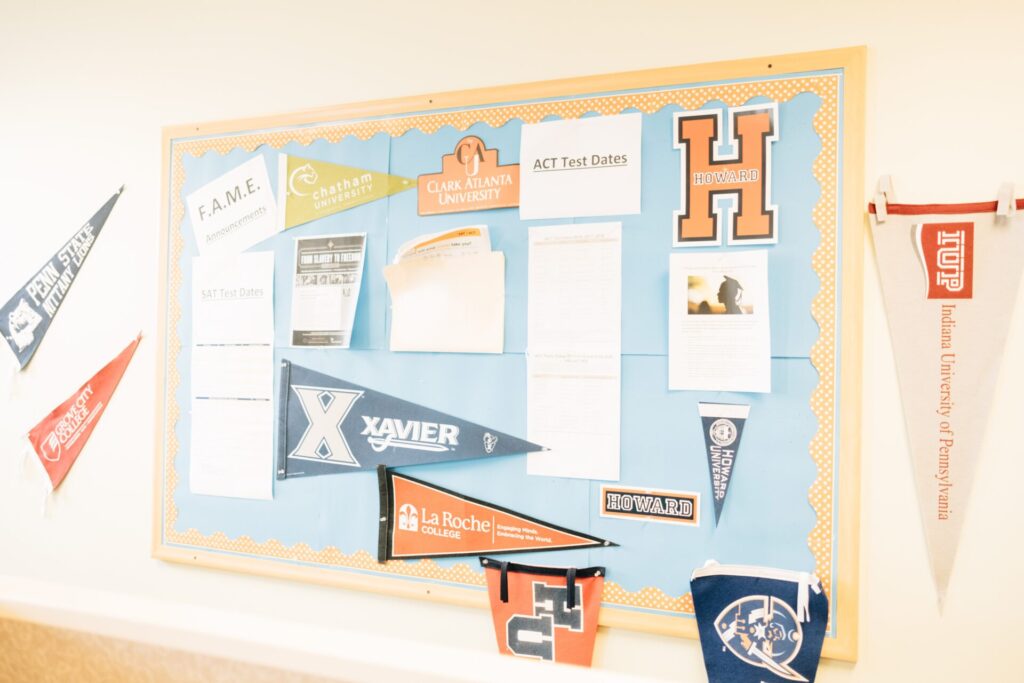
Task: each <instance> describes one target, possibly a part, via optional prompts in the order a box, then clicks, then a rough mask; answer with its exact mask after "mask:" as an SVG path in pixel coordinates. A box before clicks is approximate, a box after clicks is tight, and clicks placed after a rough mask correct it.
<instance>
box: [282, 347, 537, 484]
mask: <svg viewBox="0 0 1024 683" xmlns="http://www.w3.org/2000/svg"><path fill="white" fill-rule="evenodd" d="M278 411H279V412H278V453H277V478H278V479H285V478H290V477H308V476H313V475H317V474H339V473H344V472H358V471H360V470H373V469H375V468H376V467H377V466H378V465H387V466H389V467H392V466H398V465H423V464H426V463H432V462H446V461H449V460H468V459H470V458H490V457H497V456H499V455H514V454H517V453H530V452H532V451H542V450H544V448H543V447H542V446H538V445H537V444H534V443H530V442H529V441H525V440H523V439H519V438H517V437H514V436H510V435H508V434H505V433H504V432H499V431H498V430H496V429H490V428H488V427H484V426H482V425H478V424H475V423H473V422H469V421H467V420H462V419H459V418H457V417H454V416H452V415H448V414H446V413H442V412H440V411H438V410H433V409H431V408H427V407H425V406H421V405H419V404H417V403H412V402H411V401H404V400H402V399H400V398H395V397H394V396H389V395H388V394H383V393H381V392H379V391H374V390H373V389H367V388H366V387H362V386H359V385H358V384H352V383H351V382H346V381H345V380H342V379H338V378H337V377H331V376H330V375H325V374H323V373H319V372H316V371H314V370H310V369H308V368H304V367H302V366H301V365H295V364H294V363H291V362H290V361H287V360H285V361H282V363H281V401H280V403H279V404H278Z"/></svg>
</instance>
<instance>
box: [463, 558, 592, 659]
mask: <svg viewBox="0 0 1024 683" xmlns="http://www.w3.org/2000/svg"><path fill="white" fill-rule="evenodd" d="M480 564H481V565H482V566H483V568H484V575H485V576H486V577H487V594H488V596H489V597H490V599H491V617H492V618H493V619H494V636H495V638H496V639H497V641H498V652H500V653H502V654H505V655H512V656H513V657H527V658H530V659H540V660H543V661H547V662H561V663H563V664H577V665H579V666H590V661H591V659H592V658H593V655H594V637H595V636H596V635H597V617H598V612H599V611H600V609H601V593H602V591H603V590H604V576H605V570H604V567H587V568H586V569H576V568H575V567H536V566H530V565H525V564H512V563H510V562H502V561H500V560H494V559H491V558H488V557H481V558H480Z"/></svg>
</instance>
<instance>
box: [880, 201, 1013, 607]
mask: <svg viewBox="0 0 1024 683" xmlns="http://www.w3.org/2000/svg"><path fill="white" fill-rule="evenodd" d="M1007 204H1008V205H1007V207H1006V209H1007V211H1006V212H1005V213H1006V214H1008V215H1005V216H1000V215H998V214H997V203H996V202H991V203H989V204H986V203H979V204H955V205H926V206H914V205H906V204H888V205H887V206H886V207H885V208H887V210H888V211H887V215H886V212H885V211H882V210H878V211H877V213H878V215H876V208H875V205H874V204H872V205H871V206H870V207H869V211H870V213H871V214H872V216H871V217H872V220H871V229H872V235H873V239H874V243H875V258H876V260H877V261H878V273H879V277H880V279H881V284H882V295H883V297H884V299H885V308H886V313H887V314H888V318H889V331H890V334H891V337H892V345H893V352H894V355H895V360H896V372H897V376H898V378H899V383H900V393H901V395H902V399H903V414H904V419H905V421H906V426H907V436H908V439H909V442H910V453H911V459H912V462H913V469H914V476H915V479H916V483H917V495H918V503H919V505H920V506H921V513H922V518H923V520H924V529H925V535H926V538H927V541H928V551H929V554H930V556H931V558H930V559H931V566H932V573H933V575H934V577H935V582H936V587H937V589H938V593H939V602H940V605H941V603H942V600H943V598H944V596H945V592H946V587H947V585H948V583H949V577H950V574H951V572H952V568H953V562H954V559H955V556H956V548H957V544H958V541H959V537H960V530H961V528H962V526H963V521H964V514H965V513H966V512H967V499H968V496H969V495H970V491H971V485H972V482H973V480H974V473H975V469H976V467H977V463H978V459H979V458H980V456H981V455H982V453H983V451H982V440H983V437H984V430H985V425H986V422H987V420H988V414H989V408H990V406H991V403H992V393H993V390H994V388H995V382H996V377H997V375H998V374H999V367H1000V364H1001V362H1002V357H1003V347H1004V346H1005V344H1006V337H1007V334H1008V328H1009V323H1010V312H1011V311H1013V307H1014V301H1015V299H1016V297H1017V287H1018V284H1019V281H1020V274H1021V266H1022V264H1024V213H1022V209H1024V201H1021V200H1018V201H1017V202H1016V207H1017V211H1016V213H1015V214H1014V213H1013V211H1012V206H1011V205H1009V202H1007Z"/></svg>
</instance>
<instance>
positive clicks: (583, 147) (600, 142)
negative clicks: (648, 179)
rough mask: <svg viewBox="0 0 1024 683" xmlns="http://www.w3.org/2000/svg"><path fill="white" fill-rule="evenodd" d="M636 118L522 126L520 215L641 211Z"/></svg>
mask: <svg viewBox="0 0 1024 683" xmlns="http://www.w3.org/2000/svg"><path fill="white" fill-rule="evenodd" d="M640 128H641V115H640V114H621V115H618V116H592V117H587V118H585V119H567V120H564V121H545V122H544V123H534V124H530V125H525V126H523V132H522V137H521V141H520V151H519V158H520V161H519V169H520V170H519V176H520V191H519V217H520V218H522V219H524V220H528V219H532V218H572V217H579V216H619V215H624V214H636V213H640Z"/></svg>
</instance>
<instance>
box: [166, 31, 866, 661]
mask: <svg viewBox="0 0 1024 683" xmlns="http://www.w3.org/2000/svg"><path fill="white" fill-rule="evenodd" d="M864 56H865V52H864V49H863V48H851V49H841V50H832V51H826V52H817V53H807V54H796V55H784V56H776V57H769V58H764V59H751V60H743V61H734V62H725V63H717V64H707V65H698V66H684V67H670V68H662V69H654V70H648V71H638V72H632V73H619V74H612V75H604V76H591V77H585V78H575V79H567V80H559V81H549V82H541V83H530V84H524V85H515V86H502V87H495V88H487V89H479V90H467V91H461V92H451V93H444V94H437V95H427V96H417V97H406V98H400V99H393V100H383V101H377V102H368V103H360V104H352V105H344V106H340V107H336V108H329V109H320V110H315V111H308V112H301V113H295V114H287V115H282V116H268V117H262V118H253V119H245V120H237V121H224V122H217V123H209V124H193V125H184V126H174V127H169V128H166V129H165V130H164V133H163V190H162V201H163V206H162V219H163V229H162V234H161V261H160V263H161V273H160V282H161V291H160V300H159V307H160V308H159V327H160V330H159V332H160V337H159V354H158V356H159V359H158V368H157V373H158V375H157V376H158V387H159V390H158V394H159V395H158V401H157V422H156V424H157V430H156V431H157V434H156V437H157V440H156V447H155V453H156V467H155V489H154V529H153V554H154V556H155V557H157V558H160V559H162V560H167V561H174V562H182V563H186V564H194V565H201V566H206V567H215V568H220V569H225V570H231V571H242V572H247V573H256V574H264V575H268V576H275V577H283V578H290V579H296V580H303V581H313V582H318V583H323V584H328V585H332V586H339V587H345V588H351V589H357V590H368V591H376V592H384V593H388V594H391V595H400V596H408V597H418V598H425V599H431V600H438V601H444V602H452V603H458V604H464V605H474V606H479V607H486V605H487V595H486V590H485V581H484V575H483V573H482V569H481V568H480V567H479V563H477V562H476V560H475V558H443V559H424V560H407V561H390V562H388V563H387V564H378V562H377V559H376V548H377V532H378V486H377V477H376V474H375V473H374V472H355V473H350V474H344V475H333V476H318V477H308V478H300V479H288V480H283V481H276V482H275V483H274V497H273V500H268V501H257V500H243V499H233V498H221V497H215V496H200V495H193V494H192V493H190V491H189V479H188V472H189V452H188V451H189V433H190V431H189V430H190V422H189V420H190V418H189V403H188V397H189V392H188V383H189V381H190V380H189V367H190V365H189V364H190V357H189V354H190V346H189V339H190V337H189V335H190V315H191V301H192V299H191V291H190V290H191V284H190V283H191V259H192V257H193V256H194V255H195V254H196V245H195V241H194V236H193V231H192V227H191V225H190V223H189V216H188V212H187V211H186V208H185V203H184V197H186V196H187V195H188V194H189V193H190V192H191V191H193V190H194V189H196V188H198V187H200V186H201V185H203V184H204V183H206V182H208V181H209V180H211V179H213V178H215V177H217V176H219V175H221V174H223V173H225V172H226V171H228V170H230V169H232V168H234V167H236V166H237V165H239V164H241V163H243V162H245V161H247V160H249V159H252V158H254V157H255V156H257V155H263V156H264V157H265V159H266V163H267V167H268V169H269V171H270V173H269V177H270V179H271V182H272V183H276V182H277V173H276V172H275V171H276V165H277V163H278V153H279V152H282V151H283V152H286V153H288V154H293V155H297V156H301V157H306V158H313V159H321V160H325V161H331V162H334V163H339V164H345V165H349V166H353V167H359V168H363V169H368V170H371V171H374V172H380V173H389V174H394V175H397V176H401V177H405V178H412V179H415V178H417V177H418V176H420V175H423V174H429V173H437V172H439V171H440V169H441V158H442V156H444V155H447V154H451V153H452V150H453V148H454V147H455V145H456V143H457V142H458V141H459V140H460V139H462V138H463V137H465V136H467V135H475V136H477V137H479V138H480V139H482V140H483V141H484V143H485V144H486V145H487V147H488V148H489V149H497V150H498V151H499V155H500V163H502V164H506V163H508V164H514V163H517V162H518V160H519V136H520V130H521V128H522V126H523V125H524V124H527V123H536V122H540V121H543V120H550V119H559V118H561V119H567V118H577V117H584V116H602V115H612V114H619V113H624V112H640V113H642V202H641V208H642V211H641V213H639V214H637V215H627V216H613V217H606V218H600V219H592V218H587V219H576V221H575V222H594V221H599V220H609V221H612V220H613V221H621V223H622V288H623V293H622V296H623V302H624V305H623V311H622V408H621V476H620V480H619V482H618V483H619V484H621V485H622V486H635V487H644V488H652V489H661V490H683V491H696V492H700V493H701V502H700V506H701V507H700V523H699V524H698V525H696V526H683V525H670V524H658V523H644V522H637V521H633V520H628V519H618V518H609V517H602V516H601V515H600V514H599V509H598V502H599V490H600V486H601V483H602V482H598V481H590V480H578V479H564V478H557V477H539V476H528V475H527V473H526V456H525V455H514V456H507V457H501V458H494V459H485V460H469V461H461V462H451V463H439V464H432V465H420V466H415V467H406V468H403V470H402V471H403V472H405V473H407V474H409V475H410V476H413V477H416V478H418V479H422V480H425V481H428V482H430V483H432V484H436V485H439V486H443V487H445V488H448V489H452V490H455V491H459V492H460V493H464V494H466V495H469V496H472V497H474V498H479V499H482V500H485V501H488V502H491V503H495V504H497V505H500V506H504V507H507V508H510V509H513V510H516V511H517V512H521V513H523V514H526V515H530V516H533V517H537V518H540V519H543V520H545V521H549V522H552V523H554V524H557V525H561V526H564V527H568V528H571V529H574V530H577V531H581V532H585V533H589V534H593V535H595V536H598V537H600V538H605V539H609V540H612V541H614V542H615V543H617V544H618V545H617V546H616V547H608V548H593V549H586V550H561V551H555V552H546V553H543V554H534V553H527V554H517V555H515V556H508V557H509V558H510V559H513V561H515V562H522V563H534V564H553V565H573V566H577V567H585V566H592V565H603V566H605V567H606V568H607V581H606V584H605V588H604V596H603V607H602V610H601V614H600V623H601V625H603V626H606V627H612V628H620V627H621V628H629V629H637V630H644V631H651V632H658V633H665V634H676V635H682V636H689V637H695V636H696V624H695V622H694V618H693V603H692V599H691V596H690V592H689V576H690V573H691V571H692V570H693V569H695V568H697V567H700V566H701V565H703V564H704V562H705V561H706V560H708V559H709V558H714V559H716V560H718V561H719V562H723V563H732V564H754V565H768V566H775V567H782V568H789V569H795V570H800V571H811V572H814V573H815V574H817V576H818V577H820V579H821V581H822V583H823V585H824V588H825V591H826V594H827V595H828V598H829V603H830V605H831V617H830V624H829V628H828V632H827V638H826V644H825V650H824V653H825V655H826V656H830V657H835V658H842V659H854V658H855V656H856V639H857V611H858V607H857V591H858V579H857V566H858V533H859V507H858V505H859V503H858V495H859V431H860V371H861V369H860V362H861V361H860V359H861V281H862V244H863V235H862V229H863V215H862V211H861V209H860V205H861V199H862V197H863V188H862V168H863V161H862V154H863V153H862V149H863V96H864ZM760 102H776V103H777V104H778V121H779V139H778V141H777V142H776V143H775V145H774V152H773V156H772V159H771V163H772V165H773V172H774V180H773V183H774V185H773V188H772V191H773V194H774V200H775V202H776V204H777V205H778V207H779V215H780V216H781V218H780V221H779V239H778V243H777V244H775V245H770V246H758V247H750V248H752V249H765V250H767V252H768V263H769V268H768V274H769V290H770V294H769V296H770V311H771V350H772V391H771V393H768V394H732V393H724V392H694V391H669V390H668V384H667V355H666V354H667V339H668V331H667V326H668V312H667V307H668V265H669V255H670V254H671V253H673V252H677V251H679V249H677V248H673V234H672V231H673V227H672V224H673V212H674V211H678V210H679V203H680V174H681V171H680V161H679V154H680V152H679V150H678V149H676V148H675V147H674V146H673V143H672V128H673V114H674V113H675V112H680V111H692V110H698V109H706V110H712V111H713V110H716V109H718V110H721V109H723V108H725V107H737V106H741V105H747V104H752V103H760ZM571 222H574V221H573V219H566V220H547V221H523V220H521V219H520V217H519V212H518V209H516V208H501V209H493V210H488V211H480V212H469V213H456V214H445V215H433V216H420V215H418V212H417V190H416V189H412V190H410V191H406V192H400V193H396V194H393V195H391V196H389V197H385V198H382V199H379V200H377V201H372V202H368V203H364V204H362V205H360V206H357V207H355V208H352V209H349V210H346V211H341V212H339V213H335V214H333V215H331V216H328V217H325V218H321V219H318V220H314V221H312V222H309V223H306V224H304V225H301V226H298V227H295V228H292V229H290V230H286V231H283V232H281V233H278V234H277V235H276V236H274V237H273V238H271V239H269V240H267V241H265V242H262V243H260V244H257V245H256V246H254V247H252V248H251V249H250V250H252V251H273V252H274V253H275V285H274V287H275V291H274V299H275V303H274V316H275V343H274V346H275V348H274V359H275V362H276V363H278V364H279V363H280V361H281V360H282V359H288V360H290V361H292V362H293V363H298V364H300V365H303V366H305V367H308V368H311V369H314V370H316V371H318V372H322V373H325V374H328V375H331V376H334V377H339V378H342V379H345V380H347V381H350V382H354V383H356V384H360V385H363V386H366V387H371V388H373V389H376V390H378V391H382V392H386V393H389V394H392V395H395V396H399V397H401V398H404V399H406V400H409V401H414V402H417V403H421V404H423V405H426V406H430V407H432V408H435V409H437V410H441V411H444V412H447V413H450V414H453V415H458V416H460V417H463V418H465V419H467V420H472V421H475V422H478V423H480V424H486V425H492V426H493V427H494V428H496V429H500V430H502V431H504V432H506V433H509V434H517V435H522V436H524V437H525V436H526V405H525V404H526V367H525V366H526V363H525V356H524V352H525V347H526V318H527V288H526V274H527V256H528V248H527V246H528V243H527V232H528V231H527V228H528V227H529V226H530V225H548V224H558V223H571ZM475 224H484V225H487V226H488V227H489V229H490V233H491V240H492V247H493V249H495V250H499V251H502V252H503V253H504V254H505V261H506V275H505V278H506V289H505V292H506V303H505V342H504V352H503V353H502V354H499V355H489V354H452V353H444V354H433V353H397V352H391V351H389V350H388V348H389V347H388V339H389V324H390V320H389V315H390V313H389V296H388V289H387V286H386V283H385V281H384V278H383V277H382V268H383V267H384V265H385V264H388V263H391V261H392V259H393V258H394V254H395V250H396V249H397V248H398V246H399V245H400V244H402V243H403V242H406V241H407V240H409V239H412V238H414V237H416V236H419V235H424V234H427V233H431V232H436V231H439V230H443V229H448V228H453V227H457V226H463V225H475ZM351 232H360V233H363V232H365V233H366V234H367V243H366V246H367V251H366V261H365V264H366V265H365V272H364V276H363V281H362V290H361V293H360V297H359V303H358V309H357V313H356V322H355V326H354V329H353V337H352V343H351V348H350V349H347V350H323V349H309V348H293V347H292V346H291V339H290V334H289V313H290V311H289V306H290V294H291V287H292V276H291V273H292V268H293V265H294V240H295V239H296V238H297V237H309V236H315V235H325V234H337V233H351ZM730 248H732V247H730V246H728V245H725V244H723V245H722V246H720V247H710V249H730ZM275 381H277V380H275ZM274 394H275V396H276V395H278V391H277V389H276V388H275V392H274ZM699 401H711V402H719V403H749V404H750V406H751V410H750V418H749V420H748V422H747V425H746V428H745V432H744V436H743V443H742V450H741V452H740V455H739V461H738V465H737V468H736V471H735V474H734V477H733V481H732V484H731V488H730V493H729V498H728V503H727V507H726V510H725V513H724V514H723V516H722V519H721V521H720V522H719V524H718V525H717V526H716V525H715V524H714V513H713V507H712V506H713V503H712V499H711V495H710V484H709V477H708V469H707V468H708V465H707V459H706V456H705V452H704V442H703V438H702V430H701V421H700V418H699V417H698V413H697V403H698V402H699ZM267 476H268V477H272V476H273V472H268V474H267ZM481 618H482V621H481V623H482V624H483V623H487V622H486V621H483V619H484V617H483V615H482V616H481Z"/></svg>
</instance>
